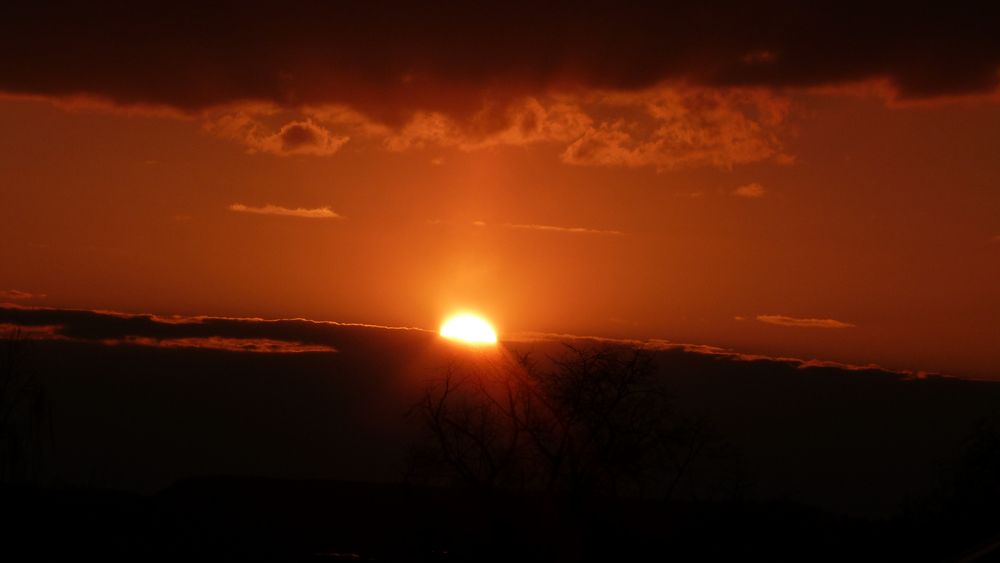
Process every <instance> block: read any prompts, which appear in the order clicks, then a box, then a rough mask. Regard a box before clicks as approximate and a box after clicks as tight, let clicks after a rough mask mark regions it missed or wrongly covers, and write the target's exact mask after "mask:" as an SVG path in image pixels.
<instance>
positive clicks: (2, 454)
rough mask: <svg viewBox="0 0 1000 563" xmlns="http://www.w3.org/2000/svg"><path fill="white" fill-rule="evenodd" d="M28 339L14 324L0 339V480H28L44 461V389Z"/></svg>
mask: <svg viewBox="0 0 1000 563" xmlns="http://www.w3.org/2000/svg"><path fill="white" fill-rule="evenodd" d="M28 343H29V342H28V340H27V338H26V337H25V336H24V335H23V334H22V332H21V331H20V329H18V328H16V327H15V328H13V329H11V330H10V332H9V334H8V335H7V336H6V337H5V338H4V339H3V340H2V341H0V481H29V480H32V479H35V478H37V477H38V475H39V472H40V470H41V465H42V461H43V459H42V454H43V448H42V446H43V444H44V439H43V434H44V431H45V427H46V425H45V423H46V421H48V420H49V418H48V400H47V397H46V394H45V389H44V387H43V386H42V385H41V383H40V382H39V381H38V378H37V377H36V376H35V375H34V374H33V373H32V372H31V370H30V369H29V366H28V352H29V349H28Z"/></svg>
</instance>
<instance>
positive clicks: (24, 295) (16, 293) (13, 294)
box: [0, 289, 45, 300]
mask: <svg viewBox="0 0 1000 563" xmlns="http://www.w3.org/2000/svg"><path fill="white" fill-rule="evenodd" d="M44 298H45V294H44V293H28V292H27V291H21V290H19V289H0V299H17V300H24V299H44Z"/></svg>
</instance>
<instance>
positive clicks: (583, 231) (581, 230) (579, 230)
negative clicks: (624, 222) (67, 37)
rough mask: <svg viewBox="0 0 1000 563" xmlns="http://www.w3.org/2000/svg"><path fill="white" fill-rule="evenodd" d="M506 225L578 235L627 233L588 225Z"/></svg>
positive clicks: (618, 234)
mask: <svg viewBox="0 0 1000 563" xmlns="http://www.w3.org/2000/svg"><path fill="white" fill-rule="evenodd" d="M503 226H504V227H506V228H508V229H518V230H525V231H547V232H550V233H569V234H576V235H606V236H622V235H624V234H625V233H624V232H622V231H616V230H608V229H588V228H586V227H559V226H556V225H538V224H530V225H529V224H521V223H504V225H503Z"/></svg>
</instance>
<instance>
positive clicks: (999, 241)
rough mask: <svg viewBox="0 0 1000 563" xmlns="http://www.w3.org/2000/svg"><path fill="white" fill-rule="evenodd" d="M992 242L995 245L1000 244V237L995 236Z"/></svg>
mask: <svg viewBox="0 0 1000 563" xmlns="http://www.w3.org/2000/svg"><path fill="white" fill-rule="evenodd" d="M990 241H991V242H993V243H994V244H1000V235H993V236H992V237H990Z"/></svg>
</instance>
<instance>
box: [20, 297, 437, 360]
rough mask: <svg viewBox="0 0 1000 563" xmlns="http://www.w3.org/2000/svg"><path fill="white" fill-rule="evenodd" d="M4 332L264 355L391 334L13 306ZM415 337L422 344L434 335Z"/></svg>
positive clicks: (333, 347)
mask: <svg viewBox="0 0 1000 563" xmlns="http://www.w3.org/2000/svg"><path fill="white" fill-rule="evenodd" d="M5 327H8V328H13V327H18V328H19V329H20V330H21V332H22V334H25V335H26V336H29V337H38V338H43V339H49V340H70V341H77V342H92V343H95V344H104V345H135V346H153V347H160V348H205V349H213V350H226V351H233V352H261V353H290V352H335V351H337V350H338V349H339V348H340V347H341V346H343V345H347V346H349V347H350V346H351V345H352V344H354V343H356V341H357V340H358V339H359V338H360V339H361V340H362V341H364V342H375V343H378V342H379V341H380V338H379V335H383V334H384V333H385V332H386V331H387V330H390V329H387V328H385V327H376V326H367V325H345V324H339V323H332V322H318V321H308V320H303V319H284V320H263V319H238V318H222V317H159V316H156V315H130V314H123V313H114V312H107V311H88V310H79V309H51V308H40V307H14V306H9V307H0V329H3V328H5ZM399 330H402V329H399ZM397 331H398V330H397ZM5 332H6V331H0V334H4V333H5ZM410 332H412V334H413V337H414V338H418V339H419V338H422V337H423V338H426V336H427V335H429V334H433V333H427V332H425V331H419V330H413V331H410Z"/></svg>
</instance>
